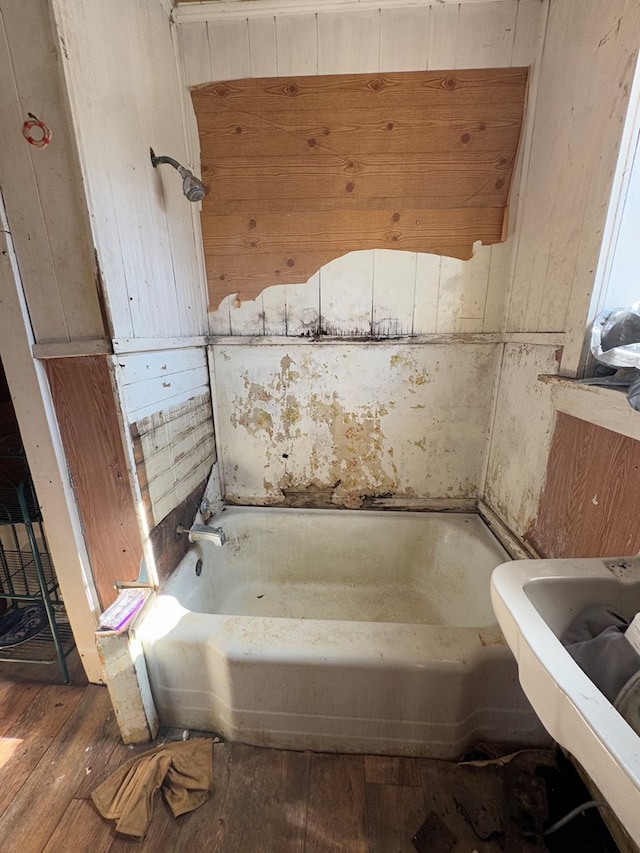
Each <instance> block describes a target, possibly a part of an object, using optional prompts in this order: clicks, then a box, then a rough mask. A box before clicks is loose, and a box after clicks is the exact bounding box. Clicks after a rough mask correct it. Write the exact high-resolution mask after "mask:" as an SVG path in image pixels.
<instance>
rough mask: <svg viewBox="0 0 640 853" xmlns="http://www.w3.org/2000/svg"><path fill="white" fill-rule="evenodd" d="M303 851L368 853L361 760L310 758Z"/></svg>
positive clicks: (336, 756) (314, 852) (339, 757)
mask: <svg viewBox="0 0 640 853" xmlns="http://www.w3.org/2000/svg"><path fill="white" fill-rule="evenodd" d="M304 849H305V853H338V851H340V853H342V851H345V850H348V851H349V853H369V843H368V840H367V830H366V802H365V782H364V761H363V758H362V756H360V755H322V754H314V755H312V756H311V768H310V776H309V804H308V810H307V832H306V838H305V847H304Z"/></svg>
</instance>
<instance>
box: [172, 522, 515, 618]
mask: <svg viewBox="0 0 640 853" xmlns="http://www.w3.org/2000/svg"><path fill="white" fill-rule="evenodd" d="M345 513H346V514H347V515H345ZM215 524H216V526H220V527H222V529H223V530H224V532H225V536H226V538H227V541H226V543H225V545H224V546H223V547H222V548H218V547H215V546H211V545H210V544H209V543H199V548H198V558H200V559H202V560H203V571H202V573H201V575H200V576H199V577H198V578H196V577H194V576H192V577H191V580H190V582H185V579H184V578H180V579H178V578H176V580H175V581H174V582H173V583H171V582H170V583H169V585H168V587H167V588H166V590H165V593H166V594H169V595H175V596H176V597H177V598H178V600H179V601H180V603H181V604H182V605H183V606H184V607H185V608H186V609H187V610H191V611H193V612H204V613H219V614H227V615H244V616H265V617H274V618H301V619H325V620H341V621H349V622H394V623H415V624H426V625H429V624H434V625H452V626H458V627H464V626H476V627H486V626H489V625H492V624H494V623H495V616H494V613H493V609H492V607H491V600H490V595H489V589H490V578H491V572H492V570H493V569H494V568H495V566H497V565H498V564H500V563H502V562H505V561H506V560H508V559H509V557H508V554H507V553H506V551H505V550H504V549H503V548H502V546H501V545H500V544H499V543H498V541H497V540H496V539H495V537H493V535H492V534H491V533H490V531H489V530H488V529H487V527H486V525H485V524H484V523H483V521H482V519H481V518H480V517H479V516H478V515H475V514H472V513H461V514H458V513H455V514H454V513H410V512H383V511H357V512H356V511H349V510H333V511H331V510H329V511H328V510H313V509H306V510H291V509H279V508H268V509H264V508H262V509H257V508H235V507H230V508H227V509H226V510H225V511H224V512H223V513H222V514H221V515H220V516H219V517H218V518H217V519H216V522H215Z"/></svg>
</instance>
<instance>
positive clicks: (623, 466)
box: [527, 413, 640, 558]
mask: <svg viewBox="0 0 640 853" xmlns="http://www.w3.org/2000/svg"><path fill="white" fill-rule="evenodd" d="M639 504H640V442H638V441H635V440H634V439H632V438H628V437H627V436H624V435H620V434H619V433H616V432H612V431H611V430H608V429H603V428H602V427H600V426H596V425H595V424H591V423H588V422H587V421H583V420H580V419H578V418H574V417H571V416H570V415H566V414H563V413H560V414H559V415H558V420H557V424H556V428H555V432H554V435H553V443H552V445H551V452H550V453H549V461H548V465H547V479H546V483H545V487H544V492H543V493H542V497H541V498H540V505H539V507H538V516H537V518H536V519H535V521H534V523H533V525H532V526H531V529H530V530H529V531H528V534H527V538H528V539H529V540H530V541H531V543H532V545H533V546H534V548H535V549H536V551H537V552H538V553H539V554H540V555H541V556H543V557H553V558H556V557H603V556H630V555H632V554H637V553H638V551H640V522H639V521H638V512H637V508H638V505H639Z"/></svg>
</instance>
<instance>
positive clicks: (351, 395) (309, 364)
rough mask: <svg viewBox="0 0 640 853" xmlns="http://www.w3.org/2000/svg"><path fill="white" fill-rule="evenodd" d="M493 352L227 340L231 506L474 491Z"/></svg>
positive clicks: (223, 420) (224, 366)
mask: <svg viewBox="0 0 640 853" xmlns="http://www.w3.org/2000/svg"><path fill="white" fill-rule="evenodd" d="M498 350H499V347H498V346H497V345H494V344H465V345H453V346H452V345H444V346H438V345H432V346H407V345H402V344H381V343H374V344H346V343H345V344H341V343H336V344H327V345H317V344H315V345H314V344H310V343H306V344H305V343H299V344H294V343H283V344H274V345H271V346H246V345H244V346H243V345H225V344H220V345H217V346H214V347H213V348H212V351H213V363H214V365H215V408H216V412H215V414H216V429H217V435H218V439H219V452H220V458H221V464H222V469H223V483H224V493H225V498H226V499H227V500H230V501H234V502H239V503H254V504H278V503H281V502H283V501H284V500H285V499H286V498H287V497H288V496H291V495H292V494H297V493H300V492H306V493H308V494H309V495H312V494H313V493H314V492H322V493H325V494H329V495H330V500H331V502H332V503H334V504H336V505H340V506H348V507H358V506H361V505H362V503H363V500H364V499H365V498H367V497H372V496H381V495H384V496H394V497H404V498H423V499H434V498H436V499H444V500H449V501H451V502H455V501H456V500H460V499H465V498H466V499H472V498H474V497H476V496H477V494H478V484H479V480H480V476H481V473H482V465H483V454H484V447H485V441H486V438H487V432H488V426H489V416H490V408H491V390H492V383H493V375H494V371H495V367H496V358H497V355H498Z"/></svg>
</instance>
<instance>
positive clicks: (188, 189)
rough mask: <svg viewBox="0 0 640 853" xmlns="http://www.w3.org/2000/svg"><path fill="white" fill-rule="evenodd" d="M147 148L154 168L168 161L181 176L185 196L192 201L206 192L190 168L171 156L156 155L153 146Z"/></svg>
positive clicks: (202, 196)
mask: <svg viewBox="0 0 640 853" xmlns="http://www.w3.org/2000/svg"><path fill="white" fill-rule="evenodd" d="M149 150H150V152H151V165H152V166H153V168H154V169H155V168H156V166H159V165H160V164H161V163H168V164H169V165H170V166H173V168H174V169H176V170H177V171H178V172H179V174H180V177H181V178H182V192H183V193H184V194H185V196H186V198H187V199H188V200H189V201H193V202H196V201H202V199H203V198H204V197H205V194H206V190H205V188H204V184H203V183H202V181H201V180H200V178H196V176H195V175H194V174H193V172H192V171H191V169H187V168H186V167H185V166H181V165H180V163H178V161H177V160H174V159H173V157H156V155H155V154H154V152H153V148H150V149H149Z"/></svg>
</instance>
